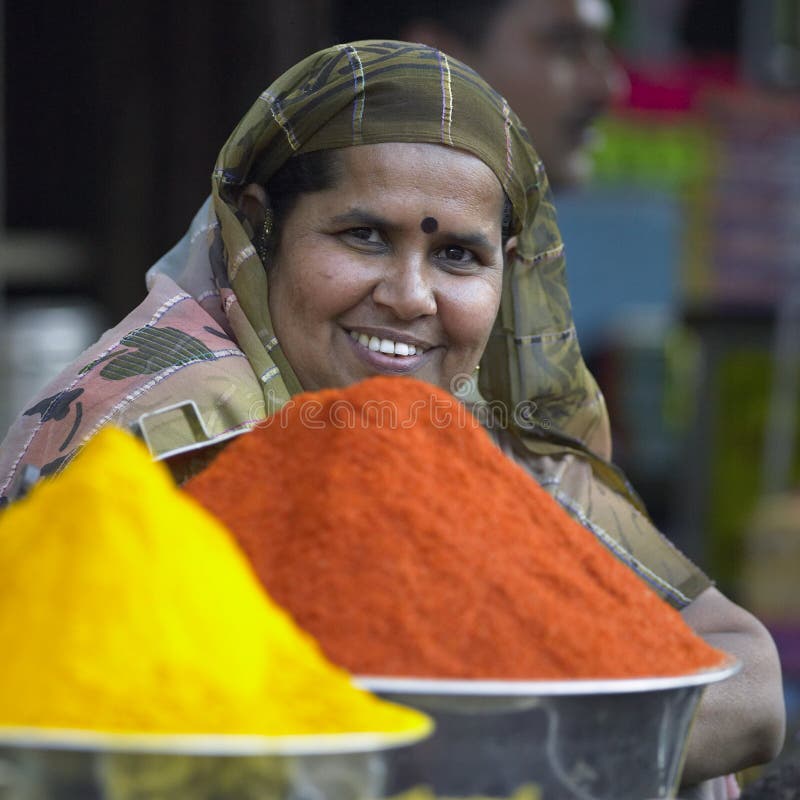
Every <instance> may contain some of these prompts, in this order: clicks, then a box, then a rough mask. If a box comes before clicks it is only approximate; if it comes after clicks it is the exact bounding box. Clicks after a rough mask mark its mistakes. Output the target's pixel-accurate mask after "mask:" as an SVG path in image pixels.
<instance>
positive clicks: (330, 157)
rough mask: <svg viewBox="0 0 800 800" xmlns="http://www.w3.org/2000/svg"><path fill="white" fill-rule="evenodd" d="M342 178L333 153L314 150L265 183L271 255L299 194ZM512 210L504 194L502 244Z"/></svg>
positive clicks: (509, 227)
mask: <svg viewBox="0 0 800 800" xmlns="http://www.w3.org/2000/svg"><path fill="white" fill-rule="evenodd" d="M341 175H342V166H341V161H340V159H339V158H338V155H337V151H336V150H315V151H313V152H311V153H300V154H298V155H296V156H292V157H291V158H289V159H287V161H286V163H285V164H283V166H282V167H281V168H280V169H279V170H278V171H277V172H276V173H275V174H274V175H273V176H272V177H271V178H270V179H269V180H268V181H267V185H266V186H265V187H264V189H265V191H266V193H267V197H268V199H269V203H270V207H271V208H272V230H273V236H272V242H271V249H272V251H273V253H274V252H275V250H277V248H278V246H279V244H280V240H281V233H282V231H283V226H284V225H285V223H286V219H287V217H288V216H289V214H290V213H291V212H292V209H293V208H294V207H295V205H297V201H298V199H299V198H300V195H303V194H308V193H311V192H322V191H324V190H325V189H332V188H333V187H334V186H336V184H337V183H338V182H339V179H340V177H341ZM513 224H514V209H513V207H512V205H511V200H509V198H508V195H507V194H505V192H504V193H503V219H502V226H503V227H502V242H503V244H505V243H506V242H507V241H508V239H509V237H510V236H511V232H512V226H513Z"/></svg>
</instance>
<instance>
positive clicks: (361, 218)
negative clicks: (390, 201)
mask: <svg viewBox="0 0 800 800" xmlns="http://www.w3.org/2000/svg"><path fill="white" fill-rule="evenodd" d="M331 222H333V223H334V224H335V225H358V226H362V227H365V228H380V229H381V230H391V229H392V228H396V227H398V226H397V225H393V224H392V223H391V222H389V220H388V219H385V218H384V217H379V216H378V215H377V214H373V213H372V212H371V211H367V210H366V209H363V208H350V209H348V210H347V211H345V212H344V213H343V214H337V215H336V216H335V217H332V218H331Z"/></svg>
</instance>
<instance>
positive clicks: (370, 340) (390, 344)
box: [349, 330, 429, 358]
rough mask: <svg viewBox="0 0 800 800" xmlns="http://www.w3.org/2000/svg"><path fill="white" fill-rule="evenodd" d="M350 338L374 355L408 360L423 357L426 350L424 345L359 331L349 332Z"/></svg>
mask: <svg viewBox="0 0 800 800" xmlns="http://www.w3.org/2000/svg"><path fill="white" fill-rule="evenodd" d="M349 333H350V338H351V339H353V341H356V342H358V343H359V344H360V345H361V346H362V347H366V348H367V349H368V350H371V351H372V352H373V353H383V354H384V355H387V356H399V357H401V358H407V357H408V356H415V355H418V354H419V355H422V354H423V353H424V352H425V350H426V349H429V348H425V347H423V346H422V345H418V344H411V343H410V342H403V341H396V340H394V339H382V338H380V337H378V336H370V335H369V334H367V333H361V332H359V331H357V330H352V331H350V332H349Z"/></svg>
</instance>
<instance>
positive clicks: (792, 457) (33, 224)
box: [0, 0, 800, 712]
mask: <svg viewBox="0 0 800 800" xmlns="http://www.w3.org/2000/svg"><path fill="white" fill-rule="evenodd" d="M454 1H455V0H454ZM387 5H388V4H387ZM612 5H613V7H614V12H615V19H614V23H613V28H612V31H611V44H612V48H613V52H614V54H615V57H616V58H617V59H618V61H619V62H620V64H621V65H623V66H624V68H625V70H626V72H627V75H628V78H629V81H630V91H628V92H627V93H625V96H624V98H621V99H620V100H619V101H618V102H617V103H616V105H615V107H614V108H613V109H612V111H611V113H610V114H608V116H607V117H606V118H605V120H604V122H603V123H602V126H601V127H602V138H601V141H600V143H599V146H598V148H597V149H596V152H595V155H594V158H595V167H594V174H593V177H592V179H591V180H590V182H589V183H588V184H587V185H584V186H582V187H580V188H577V189H576V188H573V189H570V190H566V189H565V190H563V191H562V190H559V191H558V192H557V194H556V203H557V207H558V210H559V221H560V225H561V229H562V234H563V236H564V239H565V242H566V245H567V259H568V276H569V284H570V290H571V293H572V298H573V309H574V315H575V320H576V325H577V327H578V331H579V334H580V338H581V342H582V347H583V350H584V354H585V356H586V358H587V360H588V361H589V363H590V365H591V366H592V367H593V369H594V371H595V373H596V375H597V377H598V379H599V381H600V384H601V386H602V388H603V389H604V391H605V394H606V397H607V399H608V403H609V406H610V411H611V419H612V422H613V426H614V438H615V448H616V459H617V461H618V462H619V463H620V465H621V466H622V467H623V468H624V469H625V470H626V472H627V473H628V474H629V476H630V477H631V480H632V482H633V484H634V485H635V486H636V487H637V488H638V489H639V491H640V493H641V495H642V496H643V498H644V500H645V502H646V503H647V505H648V507H649V508H650V510H651V513H652V515H653V517H654V518H655V519H656V521H657V522H658V523H659V525H660V526H661V527H662V529H663V530H665V532H666V533H667V534H668V535H669V536H670V537H671V538H672V539H673V540H674V541H675V542H676V544H677V545H678V546H679V547H680V548H682V549H683V550H684V551H685V552H686V553H687V554H688V555H689V556H690V557H692V558H693V559H695V560H696V561H697V562H698V563H699V564H700V565H701V566H702V567H703V568H705V569H706V570H707V571H708V572H709V573H710V574H711V575H712V576H713V577H714V578H715V579H716V580H717V582H718V584H719V585H720V587H721V588H722V589H723V590H724V591H725V592H727V593H728V594H730V595H731V596H733V597H734V598H735V599H736V600H737V601H738V602H740V603H742V604H744V605H745V606H747V607H749V608H750V609H751V610H753V611H755V612H756V613H757V614H758V615H759V616H761V618H762V619H764V620H765V621H766V622H767V623H768V624H769V625H770V627H771V628H772V630H773V632H774V633H775V635H776V638H777V639H778V642H779V646H780V649H781V653H782V657H783V660H784V668H785V670H786V674H787V676H789V677H792V676H794V678H795V679H797V684H798V685H800V634H798V631H799V630H800V588H798V585H800V580H799V579H798V576H800V493H798V479H799V478H800V455H798V447H797V438H798V437H797V416H798V409H800V403H798V391H799V390H800V0H739V1H738V2H737V0H635V1H634V0H616V1H615V2H613V3H612ZM332 13H333V12H332V7H331V5H330V3H329V1H328V0H293V1H292V2H289V3H287V2H279V0H259V2H245V1H244V0H242V1H241V2H235V1H234V0H229V1H228V2H223V1H222V0H216V1H215V0H192V2H189V1H188V0H158V2H156V0H138V2H136V3H108V2H105V1H104V0H84V2H81V3H56V2H52V0H42V2H39V3H28V2H22V1H21V0H17V1H16V2H13V0H0V47H1V48H2V55H3V57H2V60H1V61H0V101H1V102H0V341H1V342H2V345H1V346H0V430H1V431H2V432H4V431H5V429H6V428H7V426H8V425H9V424H10V422H11V421H12V419H13V418H14V416H15V415H17V414H18V413H19V412H20V411H21V410H22V409H23V408H24V407H25V403H26V402H27V401H28V400H29V399H30V397H31V396H32V395H33V394H34V393H35V392H36V391H37V390H38V389H39V388H41V386H42V385H43V384H44V383H45V382H47V381H48V380H49V379H50V378H52V377H53V376H54V375H55V374H57V373H58V372H59V371H60V369H61V368H62V367H63V366H65V365H66V364H67V363H68V362H69V361H70V360H72V358H74V357H75V356H76V355H77V354H78V353H79V352H80V351H81V350H82V349H83V348H84V347H85V346H86V345H88V344H89V343H90V342H92V341H94V340H95V339H96V338H97V337H98V335H99V334H100V332H101V331H102V330H104V329H105V327H108V326H110V325H111V324H113V323H115V322H116V321H117V320H119V319H120V318H121V317H122V316H124V315H125V314H126V313H127V312H128V311H129V310H130V309H131V308H132V307H133V306H134V305H135V304H136V303H138V302H139V300H141V299H142V298H143V297H144V294H145V287H144V272H145V270H146V268H147V267H148V266H149V265H150V264H151V263H153V261H155V260H156V259H157V258H158V257H159V256H160V255H161V254H162V253H163V252H164V251H165V250H167V249H168V248H169V247H171V246H172V244H173V243H174V242H175V241H177V239H178V238H179V237H180V236H181V235H182V234H183V232H184V230H185V228H186V227H187V225H188V222H189V220H190V219H191V217H192V216H193V214H194V211H195V210H196V209H197V207H198V206H199V205H200V203H201V202H202V200H203V199H204V197H205V196H206V194H207V192H208V189H209V176H210V173H211V168H212V166H213V163H214V161H215V158H216V154H217V151H218V149H219V147H220V146H221V144H222V143H223V141H224V140H225V138H226V137H227V135H228V133H229V131H230V130H231V129H232V127H233V126H234V124H235V123H236V122H237V121H238V119H239V117H240V116H241V115H242V114H243V112H244V111H245V110H246V109H247V108H248V107H249V106H250V104H251V103H252V102H253V101H254V100H255V98H256V97H257V96H258V94H259V93H260V91H261V90H262V89H263V88H264V87H265V86H266V85H268V83H269V82H270V81H271V80H272V79H273V78H274V77H276V76H277V75H278V74H279V73H280V72H281V71H283V70H284V69H285V68H286V67H288V66H290V65H291V64H293V63H295V62H296V61H297V60H299V59H300V58H301V57H302V56H304V55H306V54H307V53H309V52H311V51H312V50H314V49H317V48H318V47H321V46H324V45H327V44H329V43H330V42H331V41H333V31H334V26H333V24H332V22H333V20H332ZM534 140H535V133H534ZM791 691H794V690H791ZM789 699H790V703H792V704H794V705H793V706H792V709H793V710H794V711H795V712H796V711H797V707H798V705H800V700H799V699H798V698H797V697H796V696H795V695H790V697H789Z"/></svg>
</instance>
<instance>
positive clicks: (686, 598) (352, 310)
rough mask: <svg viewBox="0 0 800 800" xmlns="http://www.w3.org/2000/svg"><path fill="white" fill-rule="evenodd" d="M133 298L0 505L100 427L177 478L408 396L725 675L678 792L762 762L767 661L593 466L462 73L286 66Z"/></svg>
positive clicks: (342, 62) (60, 398)
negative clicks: (127, 437)
mask: <svg viewBox="0 0 800 800" xmlns="http://www.w3.org/2000/svg"><path fill="white" fill-rule="evenodd" d="M428 220H435V222H436V224H435V225H432V224H431V223H430V222H428ZM147 282H148V288H149V293H148V295H147V298H146V299H145V301H144V302H143V303H142V304H141V305H140V306H139V307H138V308H136V309H135V310H134V311H133V312H131V314H130V315H129V316H128V317H126V318H125V319H124V320H123V321H122V322H121V323H120V324H119V325H118V326H117V327H116V328H114V329H112V330H110V331H108V332H107V333H106V334H104V336H103V337H102V338H101V339H100V341H99V342H98V343H97V344H95V345H94V346H93V347H91V348H90V349H89V350H88V351H87V352H86V353H84V354H83V355H82V356H81V357H80V358H79V359H78V361H77V362H76V363H74V364H73V365H72V366H70V367H69V368H67V369H66V370H65V371H64V372H63V373H62V374H61V376H59V378H57V379H56V381H54V382H53V384H51V385H50V386H49V387H47V388H46V389H45V390H44V392H43V393H42V396H41V397H38V398H34V399H33V400H32V401H31V404H30V406H29V407H28V409H27V410H26V411H24V412H23V414H22V415H21V416H20V418H19V420H18V421H17V423H15V425H14V426H13V427H12V429H11V430H10V432H9V434H8V437H7V438H6V440H5V442H4V444H3V446H2V450H1V451H0V503H2V502H3V501H5V502H8V501H9V500H10V499H13V498H14V497H15V496H16V495H17V493H18V489H19V488H20V484H24V483H25V482H26V481H27V480H28V479H29V477H30V476H31V475H32V474H33V475H36V474H42V475H49V474H52V473H54V472H58V471H60V470H61V469H62V468H63V467H64V465H65V464H66V463H67V462H68V461H69V460H70V459H71V458H72V456H73V455H74V454H75V452H77V450H78V449H79V448H80V447H81V446H82V445H83V444H84V443H85V442H86V441H87V440H89V439H90V438H91V437H92V436H93V435H94V434H95V433H96V432H97V431H98V430H99V429H100V428H102V427H103V426H104V425H107V424H109V423H113V424H116V425H119V426H123V427H133V428H134V429H136V430H137V431H139V432H140V433H141V434H142V436H143V438H144V439H145V440H146V442H147V443H148V445H149V446H150V450H151V452H152V454H153V455H154V456H157V457H160V458H163V459H166V460H167V461H168V462H169V463H170V465H171V466H172V468H173V470H174V472H175V473H176V475H180V476H182V477H185V475H186V473H189V472H191V471H193V470H195V469H197V468H199V466H202V465H203V463H204V458H205V457H206V456H205V455H202V456H200V457H199V463H192V462H191V461H187V460H186V454H187V453H189V454H191V453H195V452H200V453H202V454H208V453H209V452H211V451H212V450H213V447H212V445H213V446H216V445H221V444H222V443H224V442H225V441H226V440H227V439H229V438H231V437H232V436H234V435H236V434H237V433H240V432H244V431H247V430H249V429H250V428H252V427H253V426H254V425H255V424H257V423H258V422H260V421H261V420H263V419H264V418H265V417H267V416H269V415H271V414H272V413H274V412H275V411H276V410H277V409H279V408H281V407H283V406H284V405H286V404H287V403H288V402H289V400H290V399H291V398H292V396H293V395H296V394H298V393H299V392H301V391H303V390H316V389H322V388H326V387H343V386H347V385H350V384H352V383H355V382H357V381H360V380H361V379H362V378H366V377H368V376H371V375H376V374H384V375H386V374H388V375H392V374H394V375H408V376H413V377H415V378H419V379H422V380H424V381H427V382H428V383H430V384H435V385H436V386H438V387H440V388H443V389H445V390H448V391H451V392H452V393H453V394H455V395H456V396H457V397H458V398H459V399H461V400H464V402H465V403H467V402H468V403H469V404H471V405H472V406H473V408H474V409H475V410H476V412H479V411H481V410H482V409H485V408H487V407H489V408H491V410H492V411H500V412H501V413H500V414H499V419H501V420H503V424H502V425H500V426H499V427H495V428H494V429H492V430H491V431H490V433H491V434H492V436H493V437H494V438H495V440H496V442H497V444H498V445H499V446H500V447H501V449H502V450H503V452H504V453H505V454H506V455H507V456H508V457H509V458H511V459H513V460H515V461H517V462H518V463H520V464H521V465H522V466H523V467H524V468H525V469H526V470H527V471H528V472H529V474H531V475H532V476H533V477H534V478H535V479H536V480H538V481H539V483H540V484H541V485H542V486H543V487H544V488H545V489H546V490H547V491H548V492H550V493H551V494H552V495H554V496H555V497H556V499H557V500H558V501H559V503H561V505H562V506H563V507H564V508H566V509H567V510H568V511H569V512H570V513H571V514H572V515H573V516H574V517H575V518H577V519H578V520H579V521H580V522H581V523H582V524H583V525H584V526H585V527H586V528H587V529H588V531H591V533H592V534H594V535H596V536H597V537H598V538H599V539H600V540H601V541H602V542H603V543H604V544H605V545H606V546H607V547H608V548H609V549H610V550H611V551H612V552H613V553H614V554H615V555H616V556H617V557H619V559H620V560H621V561H622V562H623V563H624V564H625V565H626V566H628V567H629V568H630V569H632V570H633V571H635V572H636V574H637V575H639V577H641V578H642V580H644V581H645V582H646V583H647V584H648V585H649V586H650V587H651V588H652V589H653V590H654V591H655V592H657V593H658V594H659V595H660V596H661V597H662V598H664V599H665V600H667V601H668V602H670V603H671V604H672V605H674V606H676V607H678V608H685V609H686V610H685V611H684V614H685V616H686V618H687V620H689V621H690V622H691V624H692V626H693V627H694V628H695V630H697V631H699V632H701V633H702V634H703V635H704V637H705V638H707V639H708V640H710V641H712V642H713V643H715V644H718V645H720V646H722V647H723V648H724V649H727V650H729V651H730V652H731V653H733V654H734V655H736V656H738V657H739V658H740V659H741V660H742V662H743V663H744V668H743V669H742V671H741V673H740V676H739V677H737V678H736V679H735V682H732V683H730V684H726V686H725V689H724V691H722V692H721V693H718V694H717V695H716V696H715V695H714V694H713V692H709V695H708V696H707V699H706V700H705V701H704V703H703V705H702V706H701V709H700V712H699V714H698V721H697V723H696V724H695V741H696V742H697V745H696V746H694V747H692V748H691V749H690V752H689V756H688V758H687V762H686V763H687V767H686V769H687V775H690V776H691V778H692V779H693V780H700V779H701V778H705V777H708V776H709V775H715V774H719V773H720V772H722V771H730V770H733V769H739V768H741V767H744V766H746V765H748V764H751V763H754V761H757V760H759V759H762V760H763V759H764V758H768V757H770V755H772V754H774V752H775V748H776V747H777V746H779V743H780V735H781V730H782V728H781V726H782V719H783V717H782V706H781V699H780V671H779V667H778V662H777V658H776V654H775V649H774V645H773V643H772V641H771V639H770V637H769V635H768V634H767V633H766V631H765V630H764V628H763V626H761V625H760V624H759V623H758V622H757V621H756V620H754V619H753V618H752V616H751V615H748V614H747V613H746V612H744V611H743V610H742V609H740V608H738V607H737V606H735V605H734V604H732V603H730V601H727V600H726V599H725V598H724V597H723V596H722V595H721V594H720V593H719V592H717V591H716V590H715V589H713V588H712V587H711V586H710V581H709V579H708V578H707V577H706V576H705V575H704V574H703V573H702V572H701V571H700V570H699V569H697V567H695V566H694V565H693V564H692V563H691V562H690V561H688V560H687V559H686V558H685V557H684V556H683V555H682V554H680V553H679V552H678V551H677V550H675V548H674V547H672V546H671V544H670V543H669V542H668V541H667V540H666V539H665V538H664V537H662V536H661V535H660V533H659V532H658V531H656V530H655V529H654V527H653V526H652V524H651V522H650V520H649V518H648V517H647V514H646V512H645V510H644V509H643V508H642V506H641V503H640V501H639V500H638V498H637V497H636V495H635V493H634V492H633V490H632V489H631V488H630V487H629V485H628V484H627V481H626V480H625V478H624V477H623V476H622V475H621V474H620V473H619V472H618V471H617V470H616V469H615V468H614V467H613V465H612V464H611V463H610V461H609V459H610V456H611V452H610V441H609V426H608V419H607V415H606V410H605V405H604V402H603V398H602V396H601V394H600V392H599V391H598V389H597V386H596V384H595V382H594V380H593V379H592V377H591V375H590V374H589V373H588V371H587V369H586V367H585V365H584V363H583V360H582V358H581V354H580V349H579V347H578V342H577V338H576V335H575V328H574V326H573V324H572V316H571V312H570V304H569V297H568V294H567V289H566V282H565V276H564V259H563V247H562V244H561V238H560V235H559V232H558V228H557V225H556V220H555V210H554V208H553V206H552V202H551V199H550V193H549V188H548V182H547V178H546V176H545V173H544V170H543V168H542V165H541V162H540V161H539V159H538V157H537V155H536V153H535V152H534V150H533V148H532V146H531V143H530V137H529V135H528V133H527V131H526V130H525V129H524V127H523V126H522V125H521V124H520V122H519V120H518V119H517V117H516V115H515V114H514V112H513V111H512V110H511V109H510V108H509V106H508V103H507V102H506V101H505V100H504V99H503V97H501V96H500V95H498V94H497V93H496V92H495V91H494V90H493V89H492V88H491V87H490V86H489V85H488V84H487V83H486V82H485V81H484V80H483V79H482V78H481V77H480V76H479V75H477V74H476V73H475V72H474V71H472V70H471V69H470V68H469V67H467V66H465V65H464V64H462V63H460V62H458V61H456V60H455V59H452V58H450V57H448V56H447V55H446V54H445V53H443V52H441V51H439V50H435V49H432V48H430V47H426V46H423V45H417V44H408V43H403V42H385V41H367V42H356V43H353V44H348V45H337V46H335V47H331V48H328V49H326V50H322V51H320V52H319V53H315V54H313V55H311V56H309V57H308V58H306V59H305V60H303V61H302V62H300V63H299V64H297V65H295V66H294V67H292V68H291V69H290V70H289V71H288V72H286V73H285V74H284V75H282V76H281V77H279V78H278V79H277V80H276V81H275V82H274V83H273V84H272V85H271V86H270V87H268V88H267V89H266V90H265V91H264V92H263V93H262V94H261V96H260V97H259V98H258V100H257V101H256V103H255V104H254V105H253V107H252V108H251V109H250V111H249V112H248V113H247V114H246V115H245V116H244V118H243V119H242V120H241V121H240V123H239V124H238V125H237V127H236V129H235V130H234V131H233V133H232V134H231V136H230V138H229V139H228V141H227V142H226V143H225V145H224V146H223V148H222V150H221V151H220V154H219V157H218V160H217V164H216V167H215V169H214V172H213V175H212V184H211V197H210V198H209V200H208V201H207V202H206V203H205V204H204V205H203V206H202V208H201V209H200V211H199V212H198V214H197V215H196V217H195V219H194V221H193V222H192V224H191V226H190V228H189V231H188V232H187V234H186V236H185V237H184V238H183V239H182V240H181V241H180V242H179V243H178V244H177V245H176V246H175V248H173V250H171V251H170V252H169V253H167V254H166V255H165V256H164V257H163V258H162V259H161V260H160V261H159V262H158V263H157V264H155V265H154V266H153V267H152V268H151V269H150V271H149V272H148V275H147ZM479 365H480V372H479V375H480V380H479V384H478V386H477V388H476V385H475V381H474V376H475V370H476V368H477V367H478V366H479ZM478 389H479V390H480V391H479V392H478ZM376 399H380V398H376ZM486 419H487V420H488V421H492V420H496V419H498V417H497V416H494V415H492V416H490V417H488V418H486ZM289 457H291V454H287V458H289ZM421 457H422V456H421ZM280 469H281V464H275V470H278V471H279V470H280ZM121 488H124V487H121ZM587 535H589V533H587ZM488 536H489V534H487V538H488ZM491 545H492V542H490V541H487V547H491Z"/></svg>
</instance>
